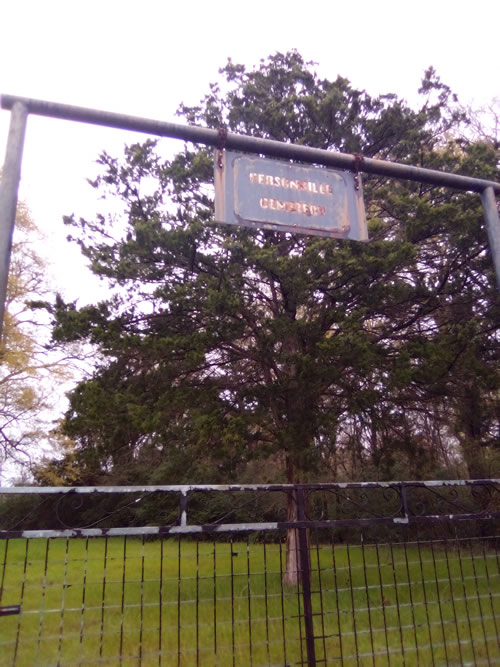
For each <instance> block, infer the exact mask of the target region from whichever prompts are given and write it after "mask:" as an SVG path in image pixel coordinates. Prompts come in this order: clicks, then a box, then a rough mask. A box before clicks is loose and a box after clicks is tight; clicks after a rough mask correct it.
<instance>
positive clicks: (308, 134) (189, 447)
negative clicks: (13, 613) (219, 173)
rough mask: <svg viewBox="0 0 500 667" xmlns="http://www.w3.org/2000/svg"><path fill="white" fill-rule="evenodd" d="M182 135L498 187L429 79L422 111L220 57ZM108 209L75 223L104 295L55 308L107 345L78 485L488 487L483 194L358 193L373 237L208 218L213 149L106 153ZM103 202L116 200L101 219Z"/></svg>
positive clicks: (490, 384) (82, 407) (493, 298)
mask: <svg viewBox="0 0 500 667" xmlns="http://www.w3.org/2000/svg"><path fill="white" fill-rule="evenodd" d="M220 73H221V80H220V82H219V83H216V84H213V85H211V86H210V90H209V92H208V94H207V95H206V96H205V97H204V98H203V100H202V101H201V102H200V104H199V105H198V106H194V107H189V106H186V105H181V107H180V109H179V114H180V115H181V116H183V117H184V118H185V119H186V120H187V122H189V123H195V124H199V125H205V126H208V127H212V128H219V127H226V128H228V129H229V130H230V131H233V132H239V133H245V134H248V135H254V136H260V137H265V138H270V139H276V140H280V141H286V142H292V143H300V144H304V145H307V146H313V147H318V148H323V149H327V150H332V151H342V152H349V153H360V154H362V155H364V156H367V157H377V158H381V159H387V160H393V161H398V162H402V163H406V164H413V165H418V166H421V167H429V168H433V169H441V170H446V171H452V172H456V173H464V174H467V175H471V176H476V177H481V178H488V179H491V180H498V176H499V174H498V146H497V145H494V143H493V142H491V141H488V139H487V138H482V137H481V138H479V139H478V138H477V136H474V137H472V135H471V137H472V138H468V136H469V135H468V134H467V123H468V117H467V113H465V112H464V110H463V109H462V108H461V107H460V106H459V104H458V102H457V100H456V98H455V97H454V95H453V94H452V92H451V91H450V89H449V88H448V87H447V86H446V85H444V84H443V83H442V82H441V81H440V79H439V78H438V77H437V75H436V73H435V72H434V71H433V70H432V69H430V70H428V71H427V72H426V73H425V76H424V79H423V81H422V84H421V88H420V91H419V92H420V95H421V106H420V107H419V108H417V109H413V108H411V107H410V106H409V105H408V104H407V103H406V102H405V101H404V100H402V99H400V98H399V97H398V96H397V95H395V94H386V95H379V96H376V97H374V96H371V95H369V94H368V93H367V92H366V91H362V90H356V89H355V88H353V87H352V85H351V84H350V82H349V81H348V80H347V79H345V78H342V77H338V78H337V79H335V80H334V81H329V80H327V79H322V78H320V77H318V76H317V74H316V73H315V69H314V64H313V63H308V62H305V61H304V60H303V58H302V57H301V56H300V55H299V54H298V53H297V52H290V53H287V54H279V53H277V54H275V55H272V56H270V57H269V58H267V59H266V60H262V61H261V62H260V64H259V65H258V66H257V67H256V68H253V69H247V68H246V67H244V66H243V65H239V64H235V63H233V62H231V61H228V63H227V65H226V66H225V67H224V68H223V69H222V70H221V71H220ZM99 163H100V165H101V167H102V173H101V175H100V176H99V177H98V178H97V179H96V180H95V181H94V182H93V186H94V187H95V188H96V189H97V190H98V191H99V192H100V194H101V196H102V197H104V198H106V199H108V200H109V202H111V209H112V210H113V213H112V214H110V215H108V214H106V215H105V214H102V215H97V216H96V218H95V219H94V220H84V219H78V218H76V217H74V216H72V217H70V218H68V219H67V220H66V222H67V224H68V225H70V226H71V228H72V237H73V239H74V240H76V241H77V242H78V243H79V244H80V246H81V249H82V252H83V253H84V255H85V256H86V257H87V258H88V259H89V260H90V265H91V268H92V271H93V272H94V273H95V274H97V275H99V276H101V277H103V278H104V279H107V280H108V281H109V283H110V287H111V288H112V289H113V293H112V295H111V296H110V298H109V299H107V300H105V301H102V302H100V303H97V304H95V305H93V306H85V307H83V308H78V307H77V305H76V304H75V303H65V302H64V301H63V300H61V299H58V301H57V302H56V303H55V304H53V305H52V306H51V311H52V313H53V316H54V330H53V337H54V340H55V341H65V342H67V341H86V342H88V343H91V344H93V345H94V346H96V348H97V349H98V350H99V353H100V356H99V359H100V361H99V363H98V364H97V366H96V368H95V371H94V373H93V376H92V377H90V378H88V379H85V380H84V381H82V382H80V383H79V384H78V386H76V388H75V389H74V390H73V391H72V392H71V395H70V409H69V411H68V412H67V414H66V417H65V420H64V424H63V432H64V434H65V435H66V436H69V437H70V438H72V439H73V440H74V442H75V453H74V454H72V456H73V455H74V456H76V458H77V461H78V465H79V466H80V473H81V476H82V479H84V480H85V481H87V482H90V481H94V482H95V481H98V480H103V479H105V478H107V479H109V478H112V479H113V480H114V481H115V483H120V482H130V481H136V482H139V481H141V482H146V481H147V482H150V483H160V482H170V483H179V482H182V481H189V482H199V483H202V482H209V481H246V480H252V481H279V480H285V481H306V480H308V479H311V478H313V479H315V480H319V479H329V480H333V481H334V480H339V479H345V478H349V479H359V478H365V479H367V478H370V479H373V478H376V479H384V478H385V479H387V478H394V477H411V478H422V477H425V476H443V475H453V476H455V475H457V474H461V473H462V474H466V475H471V476H473V477H478V476H488V475H490V474H493V473H494V466H495V460H496V459H495V452H496V449H497V448H498V445H499V415H500V404H499V393H498V392H499V382H500V376H499V373H498V356H499V347H498V322H499V314H500V312H499V298H498V294H497V291H496V287H495V278H494V274H493V268H492V265H491V259H490V257H489V253H488V246H487V238H486V232H485V229H484V223H483V219H482V210H481V205H480V201H479V198H478V197H477V196H476V195H470V194H465V193H457V192H455V191H452V190H447V189H443V188H437V187H432V186H429V185H421V184H418V183H408V182H400V181H394V180H393V181H389V180H388V179H386V178H382V177H376V176H369V177H365V178H364V179H363V188H364V197H365V207H366V211H367V217H368V223H369V231H370V237H371V241H370V242H368V243H358V242H354V241H336V240H332V239H325V238H319V237H308V236H301V235H294V234H288V233H282V232H271V231H266V230H261V231H257V230H249V229H245V228H232V227H226V226H223V225H219V224H216V223H214V221H213V215H214V211H213V156H212V154H211V152H210V151H208V150H206V149H205V148H202V147H195V146H192V145H185V146H184V147H183V150H182V151H181V152H180V153H179V154H178V155H176V156H175V157H174V158H173V159H164V158H162V157H161V154H160V152H159V151H158V149H157V142H155V141H152V140H147V141H145V142H144V143H142V144H134V145H131V146H129V147H128V148H127V149H126V150H125V154H124V156H123V157H122V158H116V157H113V156H110V155H108V154H106V153H103V154H102V155H101V156H100V158H99ZM108 208H109V207H108Z"/></svg>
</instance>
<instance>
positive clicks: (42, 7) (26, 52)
mask: <svg viewBox="0 0 500 667" xmlns="http://www.w3.org/2000/svg"><path fill="white" fill-rule="evenodd" d="M0 19H1V22H2V34H1V40H0V55H1V61H0V62H1V69H0V92H3V93H11V94H17V95H24V96H27V97H34V98H40V99H47V100H51V101H55V102H64V103H68V104H77V105H82V106H88V107H94V108H99V109H105V110H110V111H118V112H122V113H128V114H134V115H139V116H148V117H152V118H158V119H165V120H174V119H175V116H174V114H175V110H176V108H177V107H178V105H179V103H180V102H181V101H184V102H186V103H195V102H197V101H198V100H199V99H200V98H201V97H202V96H203V95H204V94H205V93H206V92H207V90H208V84H209V83H210V82H211V81H214V80H216V79H217V76H218V68H219V67H221V66H223V65H224V64H225V62H226V60H227V58H228V57H231V58H232V59H233V60H234V61H236V62H243V63H245V64H247V65H253V64H256V63H258V61H259V59H260V58H265V57H266V56H268V55H269V54H271V53H274V52H275V51H286V50H289V49H291V48H296V49H297V50H298V51H299V52H300V53H301V54H302V55H303V56H304V58H306V59H308V60H314V61H316V62H317V63H318V68H317V69H318V72H319V74H320V75H322V76H325V77H328V78H331V79H334V78H335V77H336V76H337V75H338V74H340V75H342V76H345V77H347V78H348V79H350V80H351V82H352V83H353V84H354V85H355V86H357V87H360V88H364V89H366V90H367V91H368V92H370V93H372V94H377V93H384V92H395V93H398V94H399V95H400V96H402V97H405V98H406V99H408V100H409V101H410V102H411V101H412V100H414V99H415V97H416V91H417V89H418V86H419V82H420V79H421V77H422V74H423V72H424V70H425V69H426V68H427V67H428V66H429V65H433V66H434V67H435V68H436V69H437V71H438V74H439V75H440V77H441V79H442V80H443V81H444V82H445V83H447V84H448V85H450V86H451V88H452V89H453V90H454V91H455V92H456V93H457V94H458V95H459V97H460V98H461V100H462V101H463V102H464V103H469V102H472V103H474V104H476V105H481V104H485V103H487V102H488V101H489V100H491V99H492V98H493V97H495V96H497V97H498V96H499V95H500V90H499V88H500V86H499V83H498V76H497V65H498V25H499V19H500V2H498V0H476V1H475V2H474V3H460V2H458V1H457V0H455V1H449V0H433V1H432V2H430V1H428V0H420V1H419V2H411V3H410V2H403V1H401V0H400V1H392V0H386V1H384V0H378V1H377V2H375V1H371V2H369V1H367V0H358V1H357V2H346V1H343V2H338V1H336V0H328V1H323V0H316V2H304V1H300V2H294V1H293V0H292V1H290V2H275V3H273V2H271V1H270V0H267V1H265V2H263V1H261V0H253V1H252V0H249V1H247V2H238V1H237V0H232V1H231V2H227V1H223V2H220V1H219V2H217V1H215V2H201V1H199V0H190V2H185V3H181V2H175V3H174V2H168V1H167V0H142V1H141V2H131V1H130V0H99V1H96V0H85V2H82V1H81V0H72V1H68V0H65V1H62V0H43V2H42V1H41V0H5V2H4V3H3V7H2V9H1V11H0ZM8 122H9V113H8V112H6V111H0V149H1V150H2V153H3V151H4V148H5V143H6V138H7V129H8ZM132 140H133V137H132V136H131V135H130V134H127V133H122V132H119V131H117V130H111V129H104V128H96V127H90V126H84V125H80V124H76V123H70V122H66V121H56V120H50V119H43V118H37V117H30V118H29V121H28V131H27V136H26V145H25V152H24V162H23V173H22V184H21V190H20V196H21V198H22V199H23V200H24V201H25V202H26V203H27V204H28V206H29V207H30V208H31V210H32V212H33V216H34V218H35V220H36V222H37V223H38V225H39V226H40V228H41V229H42V230H43V231H44V232H45V233H46V235H47V242H46V247H45V251H46V253H47V254H48V255H50V257H51V261H52V262H53V273H54V280H55V282H56V283H57V285H56V287H59V288H60V289H63V291H64V292H65V294H66V296H67V297H68V298H77V297H80V303H82V302H84V301H87V300H88V299H90V300H91V299H92V298H93V296H94V294H95V293H94V292H92V291H89V285H90V282H89V281H88V279H87V278H86V277H85V272H84V270H83V269H80V268H78V265H79V259H78V257H79V255H78V251H77V250H76V249H73V248H71V247H68V245H67V244H65V242H64V238H65V236H66V233H67V232H66V230H65V229H64V226H63V224H62V221H61V218H62V216H63V215H64V214H68V213H72V212H74V213H75V214H76V215H81V214H88V213H90V212H91V211H92V210H95V209H96V208H98V205H97V204H96V203H95V201H94V199H93V197H94V196H95V195H94V193H93V192H92V191H91V190H90V188H89V186H88V185H87V184H86V181H85V179H86V177H88V176H92V175H93V174H95V164H94V162H95V159H96V157H97V155H98V153H99V152H100V151H101V150H102V149H106V150H107V151H108V152H118V151H119V150H120V148H121V146H122V144H123V142H124V141H127V142H130V141H132ZM2 161H3V156H2ZM84 280H85V283H84V282H83V281H84Z"/></svg>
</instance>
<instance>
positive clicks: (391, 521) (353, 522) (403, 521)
mask: <svg viewBox="0 0 500 667" xmlns="http://www.w3.org/2000/svg"><path fill="white" fill-rule="evenodd" d="M492 519H500V512H477V513H474V514H443V515H427V516H410V517H407V518H401V517H383V518H375V519H328V520H323V521H272V522H271V521H268V522H264V523H259V522H256V523H221V524H203V525H192V526H133V527H130V528H129V527H117V528H65V529H61V530H0V540H4V539H13V538H18V539H32V538H54V537H68V538H69V537H124V536H127V537H141V536H143V535H144V536H145V535H149V536H155V535H156V536H158V537H161V536H165V535H199V534H205V535H214V534H220V533H249V532H254V531H269V532H271V531H280V530H281V531H285V530H289V529H290V528H308V529H311V528H316V529H319V528H331V529H334V528H346V527H348V526H352V527H359V528H369V527H370V526H375V525H378V526H380V525H385V526H400V525H410V524H421V523H443V522H453V523H456V522H462V521H479V520H488V521H491V520H492Z"/></svg>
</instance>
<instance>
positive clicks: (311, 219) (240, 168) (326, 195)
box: [215, 151, 368, 241]
mask: <svg viewBox="0 0 500 667" xmlns="http://www.w3.org/2000/svg"><path fill="white" fill-rule="evenodd" d="M215 220H216V222H221V223H227V224H232V225H243V226H246V227H257V228H263V229H273V230H279V231H284V232H293V233H300V234H313V235H316V236H328V237H333V238H345V239H354V240H356V241H366V240H368V233H367V228H366V218H365V209H364V204H363V195H362V191H361V185H360V179H359V176H358V175H356V176H355V175H354V174H352V173H351V172H347V171H336V170H333V169H325V168H323V167H308V166H304V165H297V164H294V163H291V162H284V161H279V160H272V159H269V158H259V157H253V156H250V155H246V154H243V153H234V152H231V151H216V159H215Z"/></svg>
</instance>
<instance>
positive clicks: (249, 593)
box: [0, 535, 500, 665]
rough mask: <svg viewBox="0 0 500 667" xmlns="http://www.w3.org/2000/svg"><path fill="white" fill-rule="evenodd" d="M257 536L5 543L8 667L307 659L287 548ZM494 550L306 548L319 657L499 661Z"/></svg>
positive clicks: (499, 585)
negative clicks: (287, 579)
mask: <svg viewBox="0 0 500 667" xmlns="http://www.w3.org/2000/svg"><path fill="white" fill-rule="evenodd" d="M263 537H264V536H260V538H261V539H263ZM266 537H267V538H268V539H269V537H271V538H272V536H270V535H267V536H266ZM251 538H252V539H250V537H249V538H247V539H246V540H245V541H232V540H229V541H228V542H220V541H217V542H213V541H212V542H207V541H197V540H192V539H190V540H188V539H186V538H172V537H166V538H160V539H157V540H154V541H146V540H145V539H144V538H143V539H139V538H127V537H123V538H119V537H113V538H107V537H104V538H87V539H83V538H81V539H78V538H77V539H74V538H65V539H36V538H35V539H33V538H31V539H9V540H6V541H4V542H3V544H2V545H0V548H1V549H2V551H1V563H2V600H1V604H2V608H3V609H4V610H7V612H6V615H4V616H2V617H0V649H1V652H2V655H3V656H4V657H3V663H4V664H12V665H53V664H63V665H70V664H94V663H95V664H160V665H162V664H163V665H171V664H177V665H204V664H221V665H226V664H227V665H247V664H248V665H285V664H308V661H307V655H306V646H305V636H304V605H303V599H302V595H301V587H300V586H297V587H295V588H294V587H289V586H285V585H284V584H283V573H284V566H285V545H284V544H283V543H281V542H280V543H274V542H269V541H261V542H255V541H254V539H255V535H252V536H251ZM496 546H497V537H496V536H489V537H485V538H480V539H478V538H474V539H468V538H460V537H457V538H456V539H454V540H449V539H444V540H419V541H417V540H408V541H402V542H401V541H398V542H388V543H383V544H376V543H375V544H366V543H364V542H361V543H357V544H353V543H350V544H336V543H335V542H334V541H333V542H331V543H329V544H328V543H324V542H314V543H312V544H311V547H310V557H311V597H312V610H313V624H314V633H315V647H316V662H317V663H330V662H339V661H340V662H341V663H342V664H346V665H350V664H377V665H378V664H402V663H403V662H405V663H406V664H425V663H429V664H443V665H445V664H446V665H450V664H465V663H473V664H480V663H484V664H493V663H498V662H500V635H499V632H498V623H499V621H498V618H499V614H500V580H499V576H500V575H499V555H498V551H497V548H496ZM9 612H10V613H9Z"/></svg>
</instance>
